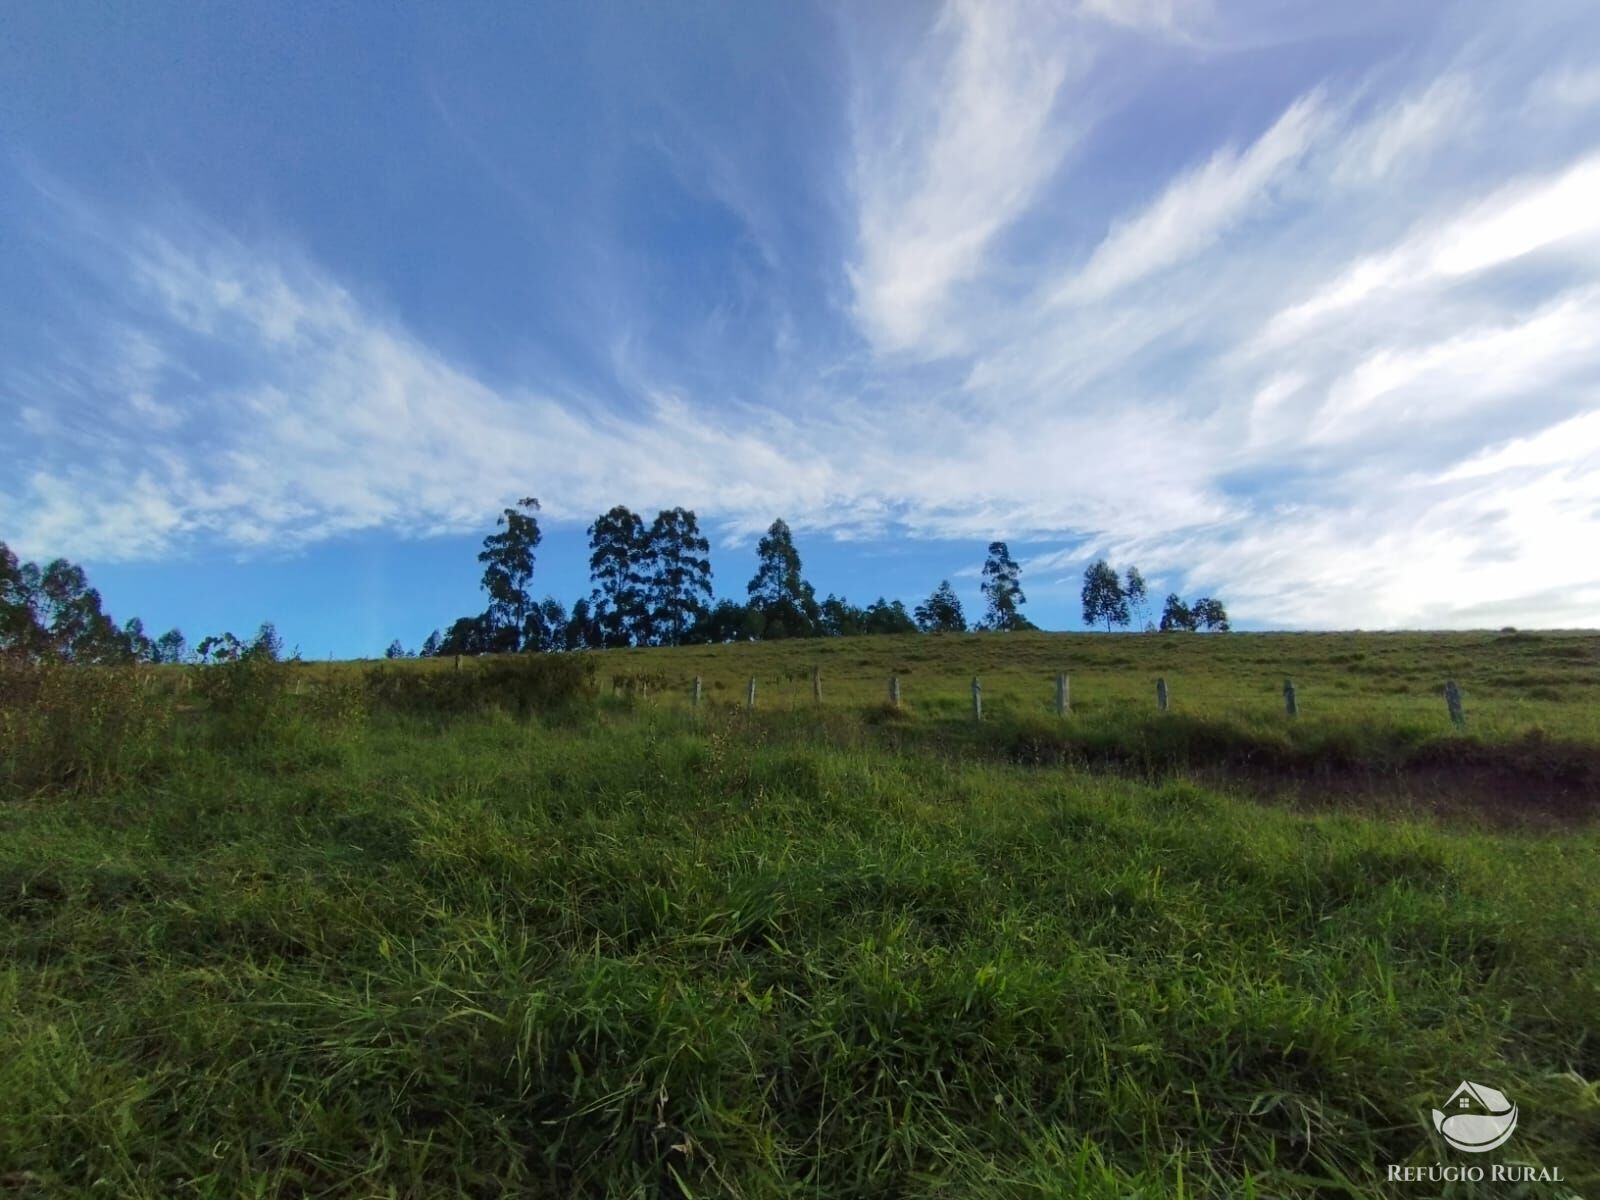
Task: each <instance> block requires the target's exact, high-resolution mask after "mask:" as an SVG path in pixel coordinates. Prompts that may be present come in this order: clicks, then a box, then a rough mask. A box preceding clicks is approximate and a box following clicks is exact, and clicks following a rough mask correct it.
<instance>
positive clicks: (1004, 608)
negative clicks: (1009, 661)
mask: <svg viewBox="0 0 1600 1200" xmlns="http://www.w3.org/2000/svg"><path fill="white" fill-rule="evenodd" d="M983 599H984V603H985V605H986V608H985V611H984V615H983V627H984V628H985V629H992V630H994V631H996V632H998V633H1009V632H1013V631H1016V630H1022V629H1032V628H1033V624H1032V623H1031V622H1030V621H1029V620H1028V619H1027V618H1026V617H1024V616H1023V615H1022V605H1024V604H1026V603H1027V602H1028V598H1027V596H1025V595H1023V592H1022V568H1021V567H1019V566H1018V565H1017V563H1016V560H1015V559H1013V558H1012V557H1011V550H1010V548H1009V547H1008V546H1007V545H1006V544H1005V543H1004V542H990V543H989V556H988V558H987V559H985V560H984V564H983Z"/></svg>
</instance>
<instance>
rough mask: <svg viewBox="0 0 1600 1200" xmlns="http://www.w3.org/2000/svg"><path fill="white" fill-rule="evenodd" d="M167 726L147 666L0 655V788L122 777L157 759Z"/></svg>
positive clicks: (31, 788) (17, 791)
mask: <svg viewBox="0 0 1600 1200" xmlns="http://www.w3.org/2000/svg"><path fill="white" fill-rule="evenodd" d="M171 725H172V705H171V701H170V689H167V688H164V687H162V686H160V681H159V680H157V679H156V678H155V673H154V672H152V671H150V670H149V669H148V668H144V667H138V666H121V667H91V666H74V665H69V664H66V663H59V662H44V663H37V664H29V663H23V662H19V661H17V660H15V659H6V658H3V657H0V794H8V795H27V794H31V793H33V792H38V791H41V790H45V789H48V788H54V787H62V788H76V787H96V786H103V785H106V784H115V783H122V782H126V781H127V780H129V779H132V778H135V777H137V776H139V775H141V774H143V773H145V772H146V771H149V770H151V769H153V768H155V767H156V766H157V764H158V763H159V760H160V758H161V756H162V753H163V750H164V748H165V746H166V743H167V739H168V734H169V732H170V729H171Z"/></svg>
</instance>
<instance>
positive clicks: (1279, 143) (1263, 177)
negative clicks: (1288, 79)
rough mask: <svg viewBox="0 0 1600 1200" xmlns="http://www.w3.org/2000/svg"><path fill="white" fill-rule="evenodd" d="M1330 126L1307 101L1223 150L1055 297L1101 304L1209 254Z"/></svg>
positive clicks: (1117, 230)
mask: <svg viewBox="0 0 1600 1200" xmlns="http://www.w3.org/2000/svg"><path fill="white" fill-rule="evenodd" d="M1325 124H1326V117H1325V114H1324V111H1323V106H1322V104H1321V101H1320V99H1319V98H1318V97H1317V96H1314V95H1313V96H1305V97H1302V98H1301V99H1300V100H1297V101H1296V102H1295V103H1294V104H1292V105H1291V106H1290V107H1289V109H1288V110H1287V111H1286V112H1285V113H1284V114H1283V115H1282V116H1281V117H1279V118H1278V120H1277V121H1276V122H1275V123H1274V124H1273V126H1272V127H1271V128H1270V129H1268V130H1267V131H1266V132H1265V133H1263V134H1262V135H1261V137H1260V138H1259V139H1257V140H1256V142H1255V143H1254V144H1253V145H1252V146H1251V147H1250V148H1249V149H1248V150H1246V151H1243V152H1240V151H1239V150H1237V149H1234V148H1232V147H1227V148H1224V149H1222V150H1219V151H1217V152H1216V153H1215V154H1213V155H1212V156H1211V158H1210V160H1209V161H1208V162H1207V163H1206V164H1205V165H1204V166H1203V167H1200V168H1198V169H1197V170H1195V171H1192V172H1190V173H1189V174H1187V175H1184V176H1182V177H1181V178H1179V179H1178V180H1177V181H1176V182H1175V183H1173V184H1171V185H1170V186H1169V187H1168V188H1167V190H1166V191H1165V192H1163V193H1162V195H1161V196H1160V198H1159V199H1157V200H1156V201H1155V202H1154V203H1153V204H1152V205H1150V207H1149V208H1147V209H1145V210H1144V211H1143V212H1141V213H1139V214H1138V215H1137V216H1134V217H1132V218H1130V219H1128V220H1125V221H1121V222H1119V223H1118V224H1117V225H1115V226H1114V227H1113V228H1112V230H1111V232H1110V233H1109V234H1108V235H1107V236H1106V239H1105V240H1104V241H1103V242H1101V243H1100V245H1099V246H1098V247H1096V249H1095V252H1094V254H1093V255H1092V256H1091V257H1090V259H1089V261H1088V263H1087V264H1086V265H1085V266H1084V268H1083V270H1082V271H1081V272H1079V273H1078V274H1077V275H1075V276H1074V277H1073V278H1072V279H1070V280H1069V281H1068V282H1067V283H1066V284H1065V285H1064V286H1063V287H1062V288H1061V289H1060V290H1059V291H1058V292H1057V293H1056V295H1055V296H1054V300H1055V301H1056V302H1057V303H1078V304H1082V303H1087V302H1091V301H1095V300H1102V299H1104V298H1106V297H1107V296H1109V295H1111V294H1112V293H1114V292H1116V291H1118V290H1119V289H1121V288H1124V287H1127V286H1128V285H1129V284H1132V283H1136V282H1138V281H1139V280H1141V279H1144V278H1146V277H1147V276H1149V275H1152V274H1154V273H1156V272H1157V271H1160V270H1162V269H1164V268H1166V267H1170V266H1172V265H1173V264H1174V263H1177V262H1181V261H1183V260H1184V259H1186V258H1188V257H1190V256H1191V255H1193V254H1195V253H1197V252H1199V251H1201V250H1204V249H1206V248H1207V247H1208V246H1210V245H1212V244H1213V243H1215V242H1216V241H1217V239H1218V238H1220V237H1221V236H1222V235H1223V234H1224V233H1225V232H1227V230H1228V229H1229V227H1231V226H1232V225H1234V224H1235V223H1237V222H1239V221H1241V220H1243V219H1244V218H1245V217H1246V216H1247V215H1248V214H1249V212H1250V211H1251V209H1252V207H1253V206H1255V205H1256V204H1258V203H1260V202H1261V201H1263V200H1264V199H1266V196H1267V193H1268V189H1269V188H1270V187H1271V185H1272V183H1273V182H1274V181H1275V180H1276V179H1278V178H1279V177H1280V176H1281V175H1282V173H1283V172H1285V171H1286V170H1287V169H1289V168H1290V167H1292V166H1293V165H1294V164H1295V163H1296V162H1297V161H1298V160H1299V159H1300V158H1301V157H1302V156H1303V155H1304V154H1305V153H1306V151H1307V150H1308V149H1309V148H1310V147H1311V145H1312V143H1313V142H1314V140H1315V139H1316V136H1317V134H1318V132H1319V131H1320V130H1321V129H1322V128H1323V127H1324V126H1325Z"/></svg>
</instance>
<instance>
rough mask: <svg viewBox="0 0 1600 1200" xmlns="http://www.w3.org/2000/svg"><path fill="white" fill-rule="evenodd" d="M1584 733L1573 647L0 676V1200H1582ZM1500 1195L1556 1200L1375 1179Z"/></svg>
mask: <svg viewBox="0 0 1600 1200" xmlns="http://www.w3.org/2000/svg"><path fill="white" fill-rule="evenodd" d="M816 665H820V667H821V670H822V680H823V701H822V704H821V705H820V706H819V705H817V704H816V703H815V702H814V701H813V700H812V696H811V669H812V667H813V666H816ZM591 669H592V671H593V683H592V685H589V684H588V683H587V682H586V681H585V679H584V678H583V676H584V674H585V672H587V671H589V670H591ZM1057 670H1065V671H1068V672H1069V673H1070V675H1071V679H1072V700H1073V713H1072V715H1071V716H1069V717H1066V718H1058V717H1056V716H1055V715H1054V714H1053V712H1052V708H1051V705H1052V701H1053V694H1054V688H1053V680H1054V674H1055V672H1056V671H1057ZM891 674H895V675H898V676H899V677H900V679H901V683H902V688H903V707H902V708H901V709H899V710H893V709H890V708H889V707H888V705H887V704H886V695H887V692H886V686H887V680H888V677H889V675H891ZM974 674H977V675H979V676H980V677H981V679H982V681H983V688H984V702H985V715H986V720H985V721H984V723H983V724H982V725H981V726H975V725H974V724H973V723H972V721H971V718H970V709H969V705H970V693H969V691H968V687H969V684H970V679H971V677H972V675H974ZM696 675H699V676H701V677H702V679H703V681H704V685H705V693H706V697H707V702H706V703H705V704H704V705H703V706H702V707H701V708H700V709H698V710H696V709H693V708H692V707H691V706H690V704H689V703H688V697H689V683H690V681H691V680H692V679H693V677H694V676H696ZM752 675H753V676H755V677H756V678H757V681H758V683H757V707H756V709H755V710H754V712H750V711H747V710H745V708H744V701H745V686H746V683H747V681H748V679H749V678H750V677H751V676H752ZM1158 675H1160V676H1164V677H1165V678H1166V679H1167V680H1168V682H1169V685H1170V687H1171V696H1172V711H1170V712H1169V713H1167V714H1164V715H1163V714H1159V713H1157V712H1155V701H1154V680H1155V678H1156V677H1157V676H1158ZM1286 676H1287V677H1292V678H1293V679H1294V681H1295V684H1296V687H1297V689H1298V693H1299V701H1300V706H1301V715H1300V716H1299V717H1298V718H1295V719H1293V720H1291V719H1290V718H1288V717H1287V716H1286V715H1285V714H1284V712H1283V705H1282V698H1281V691H1280V689H1281V687H1282V683H1283V679H1284V678H1285V677H1286ZM1447 678H1453V679H1455V680H1456V681H1457V682H1458V683H1459V684H1460V686H1461V689H1462V691H1463V693H1464V695H1465V697H1466V706H1467V713H1468V725H1467V728H1466V729H1465V730H1464V731H1458V730H1455V729H1454V728H1452V726H1451V725H1450V722H1449V720H1448V719H1447V717H1446V714H1445V709H1444V703H1443V699H1442V696H1441V694H1440V689H1441V688H1442V685H1443V681H1444V680H1445V679H1447ZM1597 700H1600V637H1597V636H1595V635H1590V634H1538V635H1530V634H1509V633H1508V634H1492V633H1490V634H1462V635H1415V636H1413V635H1356V634H1350V635H1227V636H1206V637H1201V636H1185V637H1171V638H1167V637H1158V636H1139V635H1134V636H1118V635H1112V636H1094V637H1090V636H1065V635H1061V636H1057V635H1007V636H1003V637H1002V636H983V637H966V638H937V639H933V638H929V639H912V638H906V639H861V640H849V641H840V642H823V643H819V642H808V643H788V644H773V645H759V646H756V645H744V646H730V647H716V648H704V649H699V648H685V649H680V650H647V651H628V652H607V653H605V654H600V655H590V656H583V657H582V658H579V657H578V656H570V657H568V656H563V659H562V660H559V661H557V662H555V663H548V662H535V663H533V664H528V665H526V666H524V665H523V664H519V663H506V662H496V661H482V662H468V663H464V664H463V666H462V668H461V670H460V671H459V672H458V671H456V670H455V669H454V667H453V664H451V663H449V662H407V663H399V664H393V665H384V666H379V667H374V666H371V665H366V666H362V665H357V664H333V665H327V664H305V665H282V666H275V665H267V664H260V665H239V666H235V667H229V668H210V669H193V668H183V669H175V670H174V669H162V670H158V671H156V672H148V671H146V672H133V671H130V672H114V671H112V672H92V671H81V672H73V671H70V670H62V671H54V672H47V673H45V675H43V676H37V677H36V676H35V675H33V674H29V673H14V674H13V675H12V676H9V677H7V679H6V680H4V681H3V686H0V749H3V750H4V752H5V758H4V759H3V760H0V764H3V765H0V1046H3V1047H5V1051H4V1053H3V1054H0V1196H11V1195H16V1196H30V1197H32V1196H38V1197H44V1196H50V1197H54V1196H73V1195H109V1196H118V1197H121V1196H130V1197H150V1198H152V1200H154V1198H158V1197H159V1198H165V1197H173V1196H217V1197H233V1196H242V1195H249V1196H296V1197H300V1196H340V1197H343V1196H363V1197H364V1196H395V1197H402V1196H403V1197H422V1196H440V1197H443V1196H458V1195H466V1196H484V1197H488V1196H500V1195H527V1196H549V1197H571V1196H619V1197H621V1196H626V1197H687V1196H694V1197H709V1196H730V1197H748V1198H752V1200H753V1198H755V1197H867V1196H880V1197H891V1196H894V1197H914V1196H1017V1197H1023V1196H1029V1197H1075V1196H1089V1197H1096V1196H1103V1197H1113V1196H1119V1197H1120V1196H1141V1197H1167V1196H1252V1195H1253V1196H1263V1197H1267V1196H1272V1197H1277V1196H1305V1197H1310V1196H1318V1197H1322V1196H1370V1195H1397V1196H1399V1195H1441V1194H1446V1195H1462V1196H1467V1195H1479V1194H1481V1195H1530V1196H1562V1195H1584V1194H1593V1193H1594V1192H1595V1190H1596V1189H1597V1188H1600V1084H1597V1081H1600V919H1597V917H1596V914H1597V912H1600V859H1597V854H1596V852H1597V850H1600V833H1597V829H1600V825H1597V824H1596V820H1595V818H1596V814H1597V808H1596V806H1597V804H1600V795H1597V791H1600V789H1597V786H1596V778H1597V777H1596V775H1595V773H1594V772H1595V764H1596V761H1597V758H1600V723H1597V718H1596V715H1595V714H1596V702H1597ZM1456 801H1460V802H1456ZM1462 1079H1471V1080H1474V1081H1477V1082H1480V1083H1484V1084H1488V1085H1489V1086H1491V1087H1495V1088H1498V1089H1500V1090H1502V1091H1504V1092H1505V1093H1506V1094H1507V1095H1508V1096H1510V1097H1511V1098H1512V1099H1513V1100H1515V1101H1516V1103H1517V1104H1518V1106H1519V1113H1520V1115H1519V1123H1518V1126H1517V1130H1516V1132H1515V1134H1514V1136H1513V1137H1512V1139H1511V1140H1510V1142H1508V1143H1507V1145H1506V1146H1505V1147H1504V1148H1503V1149H1502V1150H1501V1151H1498V1152H1496V1153H1493V1154H1487V1155H1478V1156H1472V1155H1465V1154H1461V1153H1458V1152H1456V1151H1453V1150H1450V1149H1449V1148H1448V1147H1446V1146H1445V1145H1444V1144H1443V1142H1442V1141H1441V1140H1440V1139H1439V1138H1438V1137H1437V1135H1436V1134H1435V1133H1434V1131H1433V1126H1432V1122H1431V1120H1430V1118H1429V1112H1430V1110H1431V1109H1432V1108H1433V1107H1435V1106H1437V1105H1439V1104H1441V1103H1442V1102H1443V1101H1444V1100H1445V1098H1446V1097H1447V1096H1449V1094H1450V1093H1451V1092H1452V1091H1453V1090H1454V1089H1455V1087H1456V1084H1457V1083H1458V1082H1459V1081H1461V1080H1462ZM1480 1159H1481V1160H1489V1161H1492V1162H1497V1163H1507V1164H1541V1165H1543V1166H1544V1167H1546V1168H1550V1169H1553V1170H1559V1171H1560V1172H1561V1175H1562V1177H1563V1180H1564V1182H1562V1183H1542V1184H1533V1185H1527V1186H1526V1187H1522V1188H1518V1187H1515V1186H1508V1185H1504V1184H1501V1185H1491V1184H1488V1183H1485V1184H1483V1185H1481V1187H1480V1186H1478V1185H1474V1184H1471V1183H1465V1184H1441V1183H1431V1184H1430V1183H1423V1184H1409V1185H1407V1184H1390V1183H1388V1182H1386V1173H1387V1169H1388V1167H1389V1165H1390V1164H1395V1165H1411V1166H1431V1165H1432V1164H1435V1163H1443V1164H1447V1165H1456V1166H1460V1165H1475V1164H1476V1163H1477V1160H1480ZM1484 1165H1486V1164H1484Z"/></svg>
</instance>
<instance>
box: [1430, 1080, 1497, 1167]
mask: <svg viewBox="0 0 1600 1200" xmlns="http://www.w3.org/2000/svg"><path fill="white" fill-rule="evenodd" d="M1433 1127H1434V1128H1435V1129H1437V1130H1438V1131H1439V1134H1440V1136H1442V1137H1443V1138H1444V1140H1445V1141H1447V1142H1449V1143H1450V1144H1451V1145H1452V1146H1454V1147H1455V1148H1456V1149H1457V1150H1466V1151H1468V1152H1470V1153H1473V1154H1481V1153H1482V1152H1483V1151H1485V1150H1493V1149H1495V1148H1496V1147H1498V1146H1503V1145H1505V1142H1506V1139H1507V1138H1509V1137H1510V1136H1511V1133H1512V1131H1513V1130H1514V1129H1516V1127H1517V1106H1516V1105H1515V1104H1513V1103H1511V1101H1509V1100H1507V1099H1506V1095H1505V1093H1504V1092H1497V1091H1495V1090H1494V1088H1492V1087H1488V1086H1486V1085H1485V1084H1481V1083H1465V1082H1463V1083H1462V1085H1461V1086H1460V1087H1458V1088H1456V1090H1455V1091H1454V1092H1453V1093H1451V1096H1450V1099H1448V1100H1446V1101H1445V1104H1444V1109H1443V1111H1441V1110H1439V1109H1437V1108H1436V1109H1434V1110H1433Z"/></svg>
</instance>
